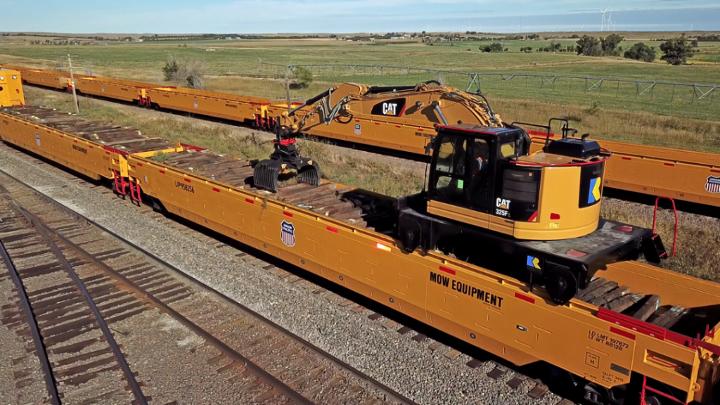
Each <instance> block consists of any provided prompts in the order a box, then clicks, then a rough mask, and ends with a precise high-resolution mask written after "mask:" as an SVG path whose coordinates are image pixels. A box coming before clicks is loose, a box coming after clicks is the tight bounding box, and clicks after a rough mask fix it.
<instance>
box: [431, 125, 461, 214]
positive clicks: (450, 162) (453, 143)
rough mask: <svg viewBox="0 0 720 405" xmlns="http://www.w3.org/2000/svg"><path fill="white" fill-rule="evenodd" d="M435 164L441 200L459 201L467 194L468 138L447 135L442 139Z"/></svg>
mask: <svg viewBox="0 0 720 405" xmlns="http://www.w3.org/2000/svg"><path fill="white" fill-rule="evenodd" d="M437 148H438V151H437V161H436V164H435V173H434V176H435V184H434V188H435V191H436V194H437V196H438V198H439V199H440V200H444V201H447V202H452V203H458V202H462V200H463V196H464V194H465V188H466V186H467V185H466V184H465V169H466V168H465V158H466V153H465V151H466V150H467V140H466V139H465V138H464V137H460V136H447V137H445V138H443V139H442V140H441V141H440V145H438V147H437Z"/></svg>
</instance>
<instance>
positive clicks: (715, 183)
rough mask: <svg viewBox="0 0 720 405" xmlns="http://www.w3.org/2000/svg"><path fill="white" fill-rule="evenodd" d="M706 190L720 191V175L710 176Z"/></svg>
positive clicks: (710, 191) (716, 192) (709, 191)
mask: <svg viewBox="0 0 720 405" xmlns="http://www.w3.org/2000/svg"><path fill="white" fill-rule="evenodd" d="M705 191H707V192H708V193H715V194H718V193H720V177H713V176H710V177H708V178H707V183H705Z"/></svg>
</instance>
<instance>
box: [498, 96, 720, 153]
mask: <svg viewBox="0 0 720 405" xmlns="http://www.w3.org/2000/svg"><path fill="white" fill-rule="evenodd" d="M491 102H492V104H493V108H494V109H495V110H496V111H498V112H499V113H500V115H501V116H502V117H503V119H504V120H505V121H508V122H512V121H523V122H537V123H546V122H547V120H548V117H567V118H569V119H570V120H571V121H572V123H571V124H572V125H573V126H575V127H576V128H578V130H580V133H590V134H591V135H592V136H593V137H594V138H598V139H611V140H618V141H625V142H631V143H640V144H646V145H658V146H667V147H677V148H682V149H690V150H699V151H710V152H718V151H720V122H718V121H704V120H694V119H688V118H679V117H671V116H663V115H657V114H652V113H646V112H635V111H616V110H607V109H603V108H587V107H585V108H582V107H576V106H567V105H560V104H551V103H543V102H538V101H532V100H520V101H518V100H513V101H509V100H502V99H500V100H491Z"/></svg>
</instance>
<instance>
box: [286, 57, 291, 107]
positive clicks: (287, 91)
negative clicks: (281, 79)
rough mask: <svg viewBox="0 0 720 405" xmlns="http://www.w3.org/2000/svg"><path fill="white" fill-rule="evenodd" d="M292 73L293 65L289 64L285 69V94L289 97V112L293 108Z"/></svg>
mask: <svg viewBox="0 0 720 405" xmlns="http://www.w3.org/2000/svg"><path fill="white" fill-rule="evenodd" d="M291 74H292V65H288V66H287V69H286V70H285V96H286V97H287V110H288V113H289V112H290V110H291V109H292V105H291V104H290V75H291Z"/></svg>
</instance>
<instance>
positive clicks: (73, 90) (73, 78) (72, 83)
mask: <svg viewBox="0 0 720 405" xmlns="http://www.w3.org/2000/svg"><path fill="white" fill-rule="evenodd" d="M68 69H69V70H70V84H71V85H72V93H73V101H74V102H75V113H76V114H80V104H78V98H77V91H76V90H75V75H74V74H73V67H72V59H71V58H70V54H68Z"/></svg>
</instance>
